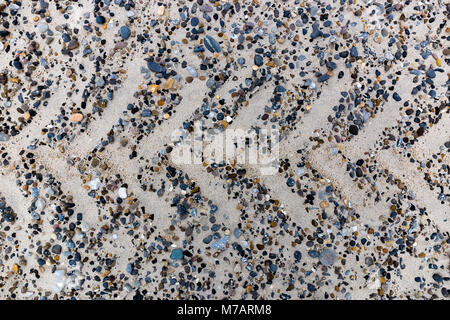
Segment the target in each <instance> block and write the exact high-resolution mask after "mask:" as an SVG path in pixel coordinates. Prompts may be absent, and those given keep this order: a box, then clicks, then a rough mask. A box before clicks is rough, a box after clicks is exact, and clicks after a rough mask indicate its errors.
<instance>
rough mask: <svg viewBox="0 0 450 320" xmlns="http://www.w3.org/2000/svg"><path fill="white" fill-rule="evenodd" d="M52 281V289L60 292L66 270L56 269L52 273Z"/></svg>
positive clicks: (62, 287) (64, 281)
mask: <svg viewBox="0 0 450 320" xmlns="http://www.w3.org/2000/svg"><path fill="white" fill-rule="evenodd" d="M53 275H54V279H55V280H54V282H53V284H52V290H53V291H54V292H56V293H59V292H61V291H62V290H63V289H64V287H65V286H66V281H67V277H66V271H65V270H56V271H55V272H54V273H53Z"/></svg>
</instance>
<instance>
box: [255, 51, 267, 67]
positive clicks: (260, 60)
mask: <svg viewBox="0 0 450 320" xmlns="http://www.w3.org/2000/svg"><path fill="white" fill-rule="evenodd" d="M253 62H254V63H255V64H256V65H257V66H258V67H260V66H262V65H263V62H264V61H263V57H261V56H260V55H259V54H255V57H254V58H253Z"/></svg>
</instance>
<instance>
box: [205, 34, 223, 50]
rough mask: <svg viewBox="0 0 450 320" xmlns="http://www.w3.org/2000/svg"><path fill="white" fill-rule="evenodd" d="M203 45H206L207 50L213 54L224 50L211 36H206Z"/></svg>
mask: <svg viewBox="0 0 450 320" xmlns="http://www.w3.org/2000/svg"><path fill="white" fill-rule="evenodd" d="M203 43H204V44H205V47H206V49H208V50H209V51H210V52H212V53H214V52H220V51H221V50H222V49H221V47H220V45H219V44H218V43H217V41H216V40H214V38H213V37H211V36H209V35H208V36H205V38H204V40H203Z"/></svg>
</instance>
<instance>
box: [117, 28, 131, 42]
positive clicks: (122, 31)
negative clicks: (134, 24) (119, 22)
mask: <svg viewBox="0 0 450 320" xmlns="http://www.w3.org/2000/svg"><path fill="white" fill-rule="evenodd" d="M119 35H120V36H121V37H122V39H123V40H127V39H128V38H129V37H130V36H131V30H130V28H128V27H127V26H121V27H120V29H119Z"/></svg>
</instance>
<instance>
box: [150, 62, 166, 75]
mask: <svg viewBox="0 0 450 320" xmlns="http://www.w3.org/2000/svg"><path fill="white" fill-rule="evenodd" d="M147 67H148V68H149V69H150V70H151V71H153V72H156V73H164V72H166V68H164V67H163V66H162V65H160V64H159V63H156V62H154V61H150V62H149V63H147Z"/></svg>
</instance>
